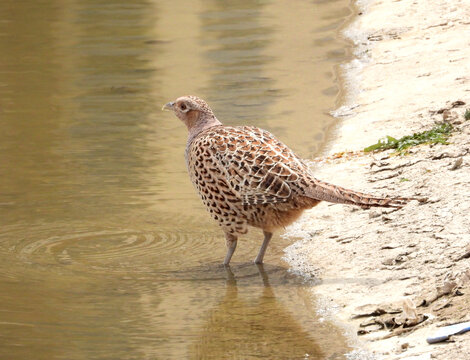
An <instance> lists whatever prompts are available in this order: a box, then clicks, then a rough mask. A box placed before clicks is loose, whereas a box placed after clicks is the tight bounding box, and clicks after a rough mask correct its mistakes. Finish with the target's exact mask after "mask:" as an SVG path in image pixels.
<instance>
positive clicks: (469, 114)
mask: <svg viewBox="0 0 470 360" xmlns="http://www.w3.org/2000/svg"><path fill="white" fill-rule="evenodd" d="M463 116H464V118H465V120H470V109H467V110H465V114H464V115H463Z"/></svg>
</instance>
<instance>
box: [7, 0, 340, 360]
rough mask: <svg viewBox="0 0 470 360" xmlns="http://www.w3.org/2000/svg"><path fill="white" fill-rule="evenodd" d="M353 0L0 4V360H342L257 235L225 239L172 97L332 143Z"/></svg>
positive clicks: (308, 150)
mask: <svg viewBox="0 0 470 360" xmlns="http://www.w3.org/2000/svg"><path fill="white" fill-rule="evenodd" d="M347 4H348V1H344V0H341V1H340V0H338V1H309V2H305V1H304V2H295V3H294V2H276V1H260V2H252V1H232V2H222V1H189V0H188V1H183V0H181V1H173V2H166V1H144V0H126V1H121V0H113V1H108V0H82V1H72V0H66V1H62V0H23V1H16V0H3V1H1V2H0V54H1V55H0V226H1V227H0V358H2V359H4V358H5V359H6V358H8V359H32V358H34V359H91V358H93V359H144V358H148V359H155V358H158V359H180V358H191V359H193V358H194V359H225V358H227V359H229V358H239V359H259V358H268V359H273V358H280V359H288V358H293V359H304V358H310V359H312V358H314V359H336V358H342V354H344V353H345V352H346V351H347V350H348V348H347V346H346V345H345V340H344V339H343V338H342V337H341V335H340V333H341V332H340V331H339V330H338V329H336V328H335V327H333V326H332V325H331V324H329V323H328V322H324V321H322V319H320V318H318V317H316V315H315V308H314V306H313V304H314V299H312V298H311V297H310V296H311V295H310V292H309V291H308V288H309V285H308V284H305V283H304V282H303V281H302V279H299V278H297V277H296V276H294V275H292V274H290V273H289V272H288V271H287V266H286V265H285V264H284V263H282V262H281V260H280V258H281V256H282V249H283V248H284V247H285V246H286V245H287V244H288V241H286V240H282V239H280V238H279V237H276V238H275V239H274V241H273V244H272V245H271V246H270V248H269V249H268V254H267V256H266V265H265V266H264V268H258V267H257V266H255V265H252V264H251V260H252V258H254V257H255V255H256V253H257V250H258V247H259V245H260V244H261V234H260V232H259V231H256V230H255V231H252V232H251V233H250V234H249V235H248V236H247V237H245V238H243V239H241V240H240V241H239V246H238V249H237V252H236V253H235V255H234V258H233V260H232V261H233V265H232V267H231V270H227V269H224V268H223V267H221V266H220V265H219V263H220V262H221V260H222V258H223V256H224V254H225V246H224V241H223V236H222V233H221V231H220V230H219V229H218V228H217V226H216V224H215V223H213V222H212V220H211V219H210V218H209V216H208V215H207V213H206V211H205V210H204V208H203V206H202V204H201V202H200V200H199V199H198V197H197V196H196V194H195V192H194V190H193V188H192V186H191V184H190V183H189V180H188V177H187V174H186V170H185V165H184V160H183V151H184V145H185V141H186V130H185V128H184V127H183V125H182V124H180V123H179V121H178V120H177V119H176V118H174V117H173V116H172V115H171V114H169V113H162V112H161V111H160V109H161V106H162V104H164V103H166V102H168V101H170V100H173V99H174V98H176V97H177V96H180V95H185V94H195V95H199V96H201V97H203V98H205V99H206V100H207V101H208V102H209V103H210V105H211V106H212V108H213V109H214V111H215V112H216V114H217V116H218V117H219V119H221V120H222V121H224V122H225V123H227V124H232V125H238V124H250V125H257V126H260V127H263V128H267V129H269V130H271V131H272V132H274V133H275V134H276V135H277V136H278V137H279V138H280V139H282V140H283V141H285V142H286V143H287V144H289V145H290V146H291V147H292V148H294V149H295V150H296V151H297V152H298V153H299V154H301V155H302V156H304V157H310V156H312V155H314V154H315V152H316V151H318V149H319V148H320V147H321V146H322V144H323V143H324V139H325V134H326V132H327V129H328V128H329V127H330V126H331V124H332V119H331V118H330V117H329V116H328V115H327V112H328V111H329V110H330V109H331V108H333V106H334V101H335V96H336V93H337V88H336V85H335V84H334V75H333V66H335V65H336V64H338V63H339V62H340V61H342V60H343V59H344V57H345V50H344V44H343V43H341V42H340V41H338V40H336V30H335V29H336V28H337V27H338V26H339V24H341V22H342V21H343V20H344V18H345V16H347V15H348V13H349V11H348V8H347Z"/></svg>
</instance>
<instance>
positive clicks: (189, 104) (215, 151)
mask: <svg viewBox="0 0 470 360" xmlns="http://www.w3.org/2000/svg"><path fill="white" fill-rule="evenodd" d="M162 110H171V111H173V112H174V113H175V115H176V116H177V117H178V118H179V119H180V120H181V121H182V122H183V123H184V124H185V125H186V127H187V128H188V132H189V134H188V140H187V143H186V150H185V158H186V165H187V168H188V172H189V176H190V178H191V182H192V183H193V185H194V186H195V188H196V189H197V191H198V192H199V195H200V196H201V198H202V201H203V203H204V204H205V205H206V207H207V209H208V211H209V213H210V214H211V215H212V217H213V218H214V219H215V220H216V221H217V222H218V224H219V225H220V227H221V228H222V230H223V231H224V233H225V239H226V246H227V254H226V256H225V259H224V262H223V264H224V265H228V264H229V263H230V260H231V258H232V255H233V253H234V252H235V249H236V246H237V240H238V237H239V236H240V235H243V234H246V233H247V232H248V226H253V227H257V228H261V229H262V230H263V233H264V240H263V243H262V245H261V248H260V250H259V252H258V255H257V256H256V258H255V263H256V264H262V263H263V258H264V254H265V253H266V249H267V247H268V244H269V241H270V240H271V237H272V236H273V232H274V231H275V230H276V229H279V228H283V227H286V226H287V225H289V224H291V223H293V222H294V221H295V220H296V219H298V218H299V217H300V215H301V214H302V212H303V211H304V210H306V209H310V208H312V207H314V206H316V205H318V204H319V203H320V201H328V202H332V203H338V204H351V205H357V206H360V207H362V208H370V207H373V206H379V207H394V208H401V207H402V206H404V205H405V204H406V203H407V201H408V200H409V199H405V198H391V197H376V196H373V195H369V194H364V193H360V192H357V191H353V190H348V189H344V188H342V187H339V186H336V185H332V184H329V183H326V182H323V181H321V180H318V179H316V178H315V177H314V176H313V174H312V172H311V170H310V169H309V167H308V166H307V165H306V164H305V163H304V162H303V161H302V160H301V159H300V158H299V157H298V156H297V155H295V154H294V152H293V151H292V150H291V149H289V147H287V146H286V145H285V144H283V143H282V142H280V141H279V140H278V139H276V138H275V137H274V135H272V134H271V133H270V132H268V131H266V130H262V129H259V128H257V127H253V126H225V125H222V123H221V122H220V121H219V120H218V119H217V118H216V117H215V115H214V113H213V111H212V110H211V108H210V107H209V106H208V105H207V103H206V102H205V101H204V100H202V99H200V98H198V97H196V96H191V95H190V96H182V97H179V98H178V99H176V100H175V101H173V102H169V103H167V104H165V105H164V106H163V108H162Z"/></svg>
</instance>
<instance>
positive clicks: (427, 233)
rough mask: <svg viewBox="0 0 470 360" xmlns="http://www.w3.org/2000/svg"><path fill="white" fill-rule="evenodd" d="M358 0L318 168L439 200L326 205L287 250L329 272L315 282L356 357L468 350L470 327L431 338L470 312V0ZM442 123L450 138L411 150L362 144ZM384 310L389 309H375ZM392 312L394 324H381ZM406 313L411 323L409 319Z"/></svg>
mask: <svg viewBox="0 0 470 360" xmlns="http://www.w3.org/2000/svg"><path fill="white" fill-rule="evenodd" d="M356 6H357V7H356V9H355V10H356V12H357V16H356V19H355V20H354V21H353V22H352V23H351V24H350V25H349V26H348V27H347V28H346V29H345V31H344V34H345V36H346V37H348V38H349V39H351V41H353V42H354V45H355V50H354V59H353V60H352V61H351V62H349V63H347V64H345V65H344V66H342V68H341V71H340V76H341V77H342V80H343V82H344V86H345V95H344V97H343V99H342V104H341V106H340V107H339V108H338V109H337V110H336V111H335V112H334V115H335V116H336V117H337V119H338V126H337V129H336V131H335V135H334V139H333V141H332V143H331V145H330V147H329V149H328V150H327V151H326V152H325V154H324V156H323V157H321V158H320V159H317V161H315V162H313V164H312V167H313V168H314V171H315V174H316V175H317V177H318V178H320V179H323V180H326V181H330V182H332V183H335V184H338V185H341V186H344V187H348V188H352V189H355V190H359V191H363V192H367V193H374V194H386V195H396V196H410V197H423V198H424V197H425V198H428V201H426V202H425V203H418V202H417V201H412V202H411V203H410V204H409V205H407V206H406V207H404V208H403V209H401V210H398V211H389V210H381V209H371V210H365V211H363V210H360V209H356V208H353V207H349V206H339V205H332V204H327V203H322V204H320V205H319V206H317V207H316V208H315V209H313V210H312V211H310V212H308V213H306V214H305V215H304V217H303V218H302V219H301V220H300V221H299V222H297V223H296V224H295V225H294V226H292V227H291V228H289V229H288V231H287V233H286V236H289V237H298V238H300V239H301V240H299V241H298V242H297V243H295V244H293V245H292V246H290V247H289V248H287V249H286V259H287V260H288V261H289V263H290V264H291V266H292V267H293V269H294V271H297V272H300V273H303V274H304V275H307V276H311V275H313V276H315V277H317V278H319V279H320V280H321V284H319V285H318V286H317V287H315V289H313V292H314V293H315V294H316V296H319V297H320V299H321V300H319V302H320V307H322V308H323V310H322V314H323V315H325V316H326V317H331V318H334V319H336V321H338V322H339V323H341V324H343V325H344V327H345V331H346V332H347V333H349V335H350V337H351V341H352V342H353V343H354V344H355V346H356V350H355V351H353V352H352V353H350V354H349V355H348V356H349V357H350V358H354V359H405V358H406V359H408V358H409V359H431V358H433V359H449V358H454V359H465V358H467V356H468V353H469V349H470V335H469V334H468V333H467V334H463V335H459V336H455V337H454V338H453V340H454V342H450V343H446V344H442V345H429V344H427V342H426V338H427V337H428V336H430V335H432V334H433V333H434V332H435V331H436V329H438V327H440V326H443V325H447V324H452V323H456V322H461V321H464V320H469V315H468V305H469V303H470V286H469V282H470V281H469V280H470V259H469V257H470V256H469V243H470V235H469V229H470V219H469V216H468V214H469V212H470V190H469V189H470V145H469V143H470V142H469V140H468V139H469V136H470V121H469V120H465V118H464V113H465V110H466V109H467V108H470V76H469V74H470V46H469V42H470V40H469V39H470V36H469V35H470V22H469V21H468V19H469V18H470V8H469V7H468V6H465V2H464V1H444V0H441V1H434V0H432V1H412V0H403V1H396V2H380V1H358V2H357V3H356ZM442 121H446V122H448V123H450V124H452V125H453V126H454V129H455V131H454V133H453V136H452V137H451V138H450V141H449V142H450V144H449V145H441V144H439V145H435V146H429V145H423V146H419V147H415V148H412V149H411V150H410V152H409V154H408V155H406V156H396V155H394V154H393V152H392V151H387V152H381V153H377V154H368V155H364V154H362V153H360V150H362V149H363V148H364V147H366V146H368V145H372V144H374V143H376V142H377V140H378V139H380V138H382V137H384V136H385V135H390V136H393V137H395V138H399V137H401V136H404V135H410V134H412V133H413V132H419V131H424V130H429V129H430V128H432V127H433V125H434V124H435V123H436V122H442ZM347 151H354V152H357V153H354V154H352V155H351V154H347V153H343V152H347ZM423 304H424V305H423ZM377 308H379V309H381V310H383V311H382V312H385V314H383V315H382V316H374V315H373V310H374V309H377ZM391 308H393V309H395V310H396V311H390V309H391ZM387 309H388V310H387ZM387 312H389V313H387ZM367 314H369V315H367ZM354 315H361V317H356V318H355V319H353V316H354ZM391 319H392V320H393V319H394V321H395V322H396V324H397V328H396V329H395V330H393V331H391V330H388V329H382V330H379V328H380V327H381V326H380V325H379V324H380V323H384V322H387V321H391ZM407 319H408V320H409V321H408V322H409V323H411V324H412V325H411V326H409V327H408V328H403V326H400V323H402V322H404V321H406V320H407ZM423 319H426V320H425V321H422V320H423ZM415 323H418V324H415ZM361 325H362V326H361ZM358 331H359V332H362V333H365V334H364V335H361V336H358V335H357V333H358Z"/></svg>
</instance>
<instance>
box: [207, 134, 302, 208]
mask: <svg viewBox="0 0 470 360" xmlns="http://www.w3.org/2000/svg"><path fill="white" fill-rule="evenodd" d="M210 138H211V149H212V153H213V157H214V158H215V159H216V162H217V163H218V164H219V167H220V169H221V170H222V172H223V173H224V174H225V178H226V179H227V182H228V183H229V186H230V188H231V190H232V191H233V192H234V193H235V194H236V195H237V196H238V197H239V198H240V199H241V201H242V204H243V205H255V204H267V203H279V202H286V201H287V200H289V199H290V197H291V195H292V191H293V184H294V183H295V182H296V181H298V180H299V174H301V173H302V171H301V170H303V171H305V170H304V169H303V168H304V167H305V165H304V164H303V163H302V161H301V160H300V159H299V158H298V157H297V156H296V155H295V154H294V153H293V152H292V150H290V149H289V148H288V147H287V146H286V145H284V144H283V143H281V142H280V141H279V140H277V139H276V138H275V137H274V136H273V135H272V134H271V133H269V132H268V131H265V130H262V129H258V128H255V127H248V126H243V127H226V126H224V127H220V128H218V129H217V130H216V131H215V133H211V134H210Z"/></svg>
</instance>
